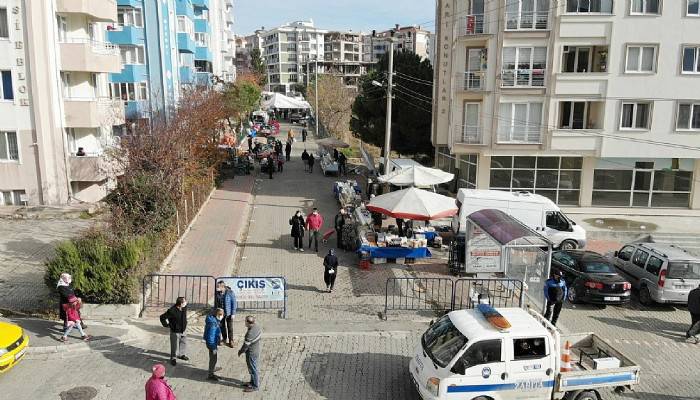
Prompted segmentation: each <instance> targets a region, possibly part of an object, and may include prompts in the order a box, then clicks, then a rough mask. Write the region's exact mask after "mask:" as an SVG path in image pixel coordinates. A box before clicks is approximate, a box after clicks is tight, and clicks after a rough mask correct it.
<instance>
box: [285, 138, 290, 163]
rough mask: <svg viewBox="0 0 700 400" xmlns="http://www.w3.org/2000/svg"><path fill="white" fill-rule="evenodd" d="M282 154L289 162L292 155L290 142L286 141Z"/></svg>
mask: <svg viewBox="0 0 700 400" xmlns="http://www.w3.org/2000/svg"><path fill="white" fill-rule="evenodd" d="M284 154H285V155H286V156H287V161H289V160H290V158H289V157H290V156H291V154H292V142H290V141H287V145H286V146H284Z"/></svg>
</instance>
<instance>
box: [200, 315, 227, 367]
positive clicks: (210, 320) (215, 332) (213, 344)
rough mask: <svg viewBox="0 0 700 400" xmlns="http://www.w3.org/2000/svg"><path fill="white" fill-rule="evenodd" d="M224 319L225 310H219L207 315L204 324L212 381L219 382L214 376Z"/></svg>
mask: <svg viewBox="0 0 700 400" xmlns="http://www.w3.org/2000/svg"><path fill="white" fill-rule="evenodd" d="M223 319H224V310H223V309H222V308H217V309H215V310H214V312H213V313H211V314H209V315H207V319H206V320H205V322H204V342H206V344H207V349H208V350H209V375H208V376H207V379H209V380H210V381H218V380H219V379H220V378H219V377H218V376H216V375H214V371H215V369H216V362H217V361H218V358H219V356H218V353H217V349H218V347H219V336H221V321H223Z"/></svg>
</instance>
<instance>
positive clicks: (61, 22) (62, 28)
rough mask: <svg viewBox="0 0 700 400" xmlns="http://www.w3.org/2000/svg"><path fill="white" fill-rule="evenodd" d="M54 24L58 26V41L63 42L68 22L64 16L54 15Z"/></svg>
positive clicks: (65, 37) (66, 33)
mask: <svg viewBox="0 0 700 400" xmlns="http://www.w3.org/2000/svg"><path fill="white" fill-rule="evenodd" d="M56 26H58V41H59V42H65V41H66V40H67V38H68V23H67V22H66V17H63V16H61V15H57V16H56Z"/></svg>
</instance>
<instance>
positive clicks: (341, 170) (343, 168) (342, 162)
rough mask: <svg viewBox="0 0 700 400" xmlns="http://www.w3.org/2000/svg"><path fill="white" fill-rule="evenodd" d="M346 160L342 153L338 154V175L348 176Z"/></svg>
mask: <svg viewBox="0 0 700 400" xmlns="http://www.w3.org/2000/svg"><path fill="white" fill-rule="evenodd" d="M347 163H348V158H347V157H345V154H344V153H342V152H341V153H340V154H339V155H338V175H339V176H340V175H341V174H342V175H347V174H348V166H347Z"/></svg>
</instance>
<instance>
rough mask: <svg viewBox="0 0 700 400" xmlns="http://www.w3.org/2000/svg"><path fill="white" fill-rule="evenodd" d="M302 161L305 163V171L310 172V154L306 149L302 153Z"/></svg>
mask: <svg viewBox="0 0 700 400" xmlns="http://www.w3.org/2000/svg"><path fill="white" fill-rule="evenodd" d="M301 161H302V162H303V163H304V171H308V170H309V153H308V152H307V151H306V149H304V151H303V152H302V153H301Z"/></svg>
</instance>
